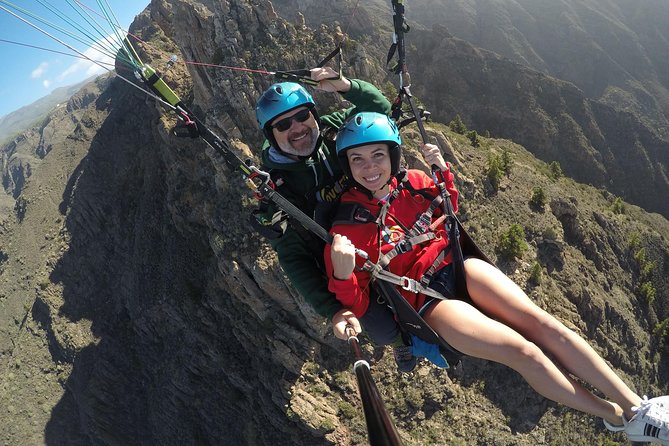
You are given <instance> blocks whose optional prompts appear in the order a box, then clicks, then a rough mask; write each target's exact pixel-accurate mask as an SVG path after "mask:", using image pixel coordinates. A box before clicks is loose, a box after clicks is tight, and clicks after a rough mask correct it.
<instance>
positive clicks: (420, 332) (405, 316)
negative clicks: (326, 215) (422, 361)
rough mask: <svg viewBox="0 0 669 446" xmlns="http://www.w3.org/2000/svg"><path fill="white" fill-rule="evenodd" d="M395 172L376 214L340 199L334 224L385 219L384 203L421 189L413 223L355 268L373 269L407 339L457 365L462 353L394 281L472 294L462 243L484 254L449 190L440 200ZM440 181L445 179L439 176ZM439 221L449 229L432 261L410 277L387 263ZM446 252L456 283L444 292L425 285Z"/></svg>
mask: <svg viewBox="0 0 669 446" xmlns="http://www.w3.org/2000/svg"><path fill="white" fill-rule="evenodd" d="M396 178H397V188H396V189H394V190H393V192H392V193H391V196H390V197H389V199H388V200H386V201H385V203H384V205H383V207H382V209H381V211H380V213H379V215H378V216H376V215H374V214H372V212H370V211H369V209H367V208H366V207H365V206H363V205H362V204H359V203H341V204H340V205H339V208H338V210H337V213H336V215H335V217H334V219H333V221H332V225H338V224H352V225H356V224H375V225H377V226H378V225H383V221H384V220H385V214H386V212H387V210H388V207H389V206H390V204H391V203H392V202H393V200H394V199H395V198H396V197H397V196H398V195H399V194H400V193H401V192H402V190H407V191H409V193H411V194H412V195H420V196H422V197H423V198H425V199H426V200H429V201H430V206H429V207H428V209H427V210H426V211H425V212H424V213H423V214H422V215H420V216H419V217H418V218H417V220H416V222H415V223H414V224H413V226H412V227H411V228H410V229H409V230H408V231H407V232H406V233H405V237H404V238H403V239H402V240H401V241H400V242H398V243H397V244H396V245H395V247H394V248H393V249H392V250H390V251H389V252H387V253H385V254H384V255H382V256H380V257H379V259H378V261H377V263H376V264H375V263H372V262H371V261H370V260H369V259H367V260H366V261H365V263H364V265H363V266H362V267H361V268H359V269H360V270H362V271H366V272H368V273H369V274H370V275H371V277H372V290H371V291H374V292H375V293H377V294H378V295H379V296H380V297H381V298H382V299H383V301H384V302H385V303H386V304H387V305H388V306H389V307H390V309H391V310H392V311H393V313H394V314H395V316H396V320H397V323H398V325H399V328H400V331H401V332H402V335H403V338H404V339H405V342H408V339H410V335H414V336H416V337H418V338H420V339H422V340H423V341H426V342H428V343H430V344H434V345H437V346H438V347H439V350H440V353H441V355H442V356H443V357H444V359H445V360H446V362H447V363H448V365H449V366H451V367H455V366H457V365H458V363H459V362H460V360H461V358H462V356H463V354H462V353H461V352H459V351H458V350H456V349H455V348H453V347H452V346H451V345H449V344H448V343H447V342H446V341H445V340H444V339H443V338H441V337H440V336H439V335H438V334H437V333H436V332H435V331H434V330H433V329H432V328H431V327H430V326H429V325H428V324H427V322H425V320H424V319H423V318H422V317H421V315H419V314H418V313H417V312H416V310H415V309H414V308H413V307H412V306H411V305H410V304H409V303H408V302H407V301H406V299H405V298H404V297H403V296H402V295H401V294H400V292H399V290H398V288H397V287H398V286H399V287H401V288H402V289H404V290H407V291H411V292H414V293H422V294H424V295H426V296H430V297H434V298H437V299H448V298H457V299H460V300H465V301H469V300H470V299H469V294H468V293H467V287H466V282H465V275H464V254H463V250H462V244H464V245H465V246H467V247H468V248H469V251H467V253H468V254H472V255H474V256H479V255H480V256H482V257H483V258H485V256H484V255H483V254H482V253H481V251H480V250H479V249H478V248H477V247H476V245H475V244H474V243H473V241H472V240H471V239H470V238H469V237H468V236H467V235H466V232H464V231H462V232H461V230H462V225H461V224H460V221H459V220H458V219H457V217H456V216H455V213H454V212H453V207H452V204H451V200H450V198H448V196H447V200H446V201H444V199H443V196H442V194H439V195H437V196H435V195H434V192H433V191H429V190H428V189H416V188H415V187H414V186H413V185H412V184H411V182H410V181H409V180H408V178H407V175H406V170H401V171H400V172H399V174H398V175H397V176H396ZM442 179H443V178H442ZM441 183H442V184H443V181H442V182H441ZM447 194H448V193H447ZM438 208H442V215H441V216H439V217H438V218H436V219H433V215H434V213H435V211H436V210H437V209H438ZM433 220H434V221H433ZM441 223H443V224H444V227H445V229H446V232H447V235H448V240H449V243H448V246H447V247H446V248H445V249H444V250H443V251H442V252H441V253H440V254H439V255H438V256H437V258H436V259H435V261H434V262H433V264H432V265H431V267H430V268H428V270H427V271H426V272H425V274H424V275H423V276H422V277H420V278H418V279H413V278H409V277H406V276H398V275H396V274H393V273H391V272H390V271H388V270H387V269H386V268H387V266H388V265H389V263H390V261H391V260H392V259H393V258H394V257H396V256H398V255H401V254H403V253H406V252H409V251H411V250H412V249H413V247H415V246H417V245H420V244H421V243H424V242H427V241H429V240H432V239H434V238H435V237H436V235H435V233H434V229H435V228H436V227H437V226H439V225H440V224H441ZM462 234H464V235H465V237H461V235H462ZM463 238H464V239H465V241H464V243H463V240H462V239H463ZM449 252H451V254H452V258H453V262H452V265H453V269H454V274H455V285H456V289H455V296H444V295H442V294H441V293H439V292H438V291H436V290H433V289H432V288H429V287H428V285H429V283H430V280H431V278H432V277H433V275H434V274H435V273H436V272H437V267H438V266H439V265H440V264H441V262H442V260H443V259H444V258H445V257H446V256H447V255H448V253H449ZM372 298H374V296H370V299H372Z"/></svg>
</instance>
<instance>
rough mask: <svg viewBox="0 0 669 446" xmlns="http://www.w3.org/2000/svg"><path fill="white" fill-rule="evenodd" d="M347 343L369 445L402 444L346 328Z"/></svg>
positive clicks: (355, 343) (397, 445) (349, 331)
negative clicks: (351, 354) (351, 355)
mask: <svg viewBox="0 0 669 446" xmlns="http://www.w3.org/2000/svg"><path fill="white" fill-rule="evenodd" d="M346 332H347V334H348V343H349V345H350V346H351V351H352V352H353V356H354V358H355V363H354V364H353V371H354V372H355V376H356V378H357V380H358V389H359V390H360V399H361V400H362V407H363V411H364V413H365V421H366V422H367V432H368V434H369V444H370V446H402V440H401V439H400V435H399V433H398V432H397V429H396V428H395V424H394V423H393V420H392V418H390V415H389V414H388V411H387V410H386V407H385V405H384V404H383V399H381V394H380V393H379V390H378V389H377V388H376V384H374V380H373V379H372V374H371V371H370V367H369V363H368V362H367V360H365V359H364V357H363V355H362V350H361V349H360V343H359V342H358V338H357V337H356V336H355V335H353V333H352V330H351V329H347V331H346Z"/></svg>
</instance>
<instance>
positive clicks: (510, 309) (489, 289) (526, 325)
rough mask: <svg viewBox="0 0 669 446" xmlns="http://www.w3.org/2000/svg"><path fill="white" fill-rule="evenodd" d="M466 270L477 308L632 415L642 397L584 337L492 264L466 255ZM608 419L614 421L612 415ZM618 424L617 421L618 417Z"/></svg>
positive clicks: (629, 415) (468, 284)
mask: <svg viewBox="0 0 669 446" xmlns="http://www.w3.org/2000/svg"><path fill="white" fill-rule="evenodd" d="M465 272H466V275H467V289H468V291H469V293H470V295H471V297H472V300H473V301H474V303H475V305H476V306H477V308H479V309H480V310H481V311H483V312H484V313H485V314H487V315H488V316H490V317H492V318H494V319H496V320H499V321H500V322H502V323H503V324H505V325H508V326H509V327H512V328H513V329H515V330H516V331H518V332H519V333H520V334H522V335H523V336H524V337H525V338H527V339H528V340H530V341H532V342H534V343H536V344H537V345H538V346H539V347H540V348H541V349H542V350H544V351H546V352H548V353H550V354H551V355H552V356H553V357H554V358H555V360H556V361H557V362H558V363H559V365H560V366H562V367H563V368H565V369H566V370H568V371H569V372H570V373H572V374H573V375H575V376H577V377H578V378H580V379H582V380H584V381H585V382H587V383H589V384H590V385H592V386H594V387H595V388H597V389H599V390H600V391H601V392H603V393H604V394H605V395H606V396H607V397H608V398H611V399H612V400H613V401H614V402H615V403H617V405H618V406H619V407H620V408H622V410H623V411H624V413H625V415H626V416H627V418H628V419H629V418H630V417H631V416H632V415H633V412H632V406H638V405H639V403H640V401H641V398H640V397H639V396H638V395H637V394H636V393H635V392H633V391H632V390H631V389H630V388H629V387H628V386H627V385H626V384H625V383H624V382H623V381H622V379H620V377H619V376H618V375H617V374H616V373H615V372H614V371H613V370H612V369H611V368H610V367H609V366H608V364H607V363H606V361H604V359H602V357H601V356H599V355H598V354H597V352H595V350H594V349H593V348H592V347H591V346H590V344H588V343H587V342H586V341H585V340H584V339H583V338H581V337H580V336H578V335H577V334H576V333H574V332H573V331H571V330H569V329H568V328H567V327H565V326H564V325H563V324H562V323H561V322H560V321H558V320H557V319H556V318H555V317H553V316H552V315H550V314H549V313H547V312H546V311H544V310H543V309H541V308H540V307H538V306H537V305H536V304H534V302H532V301H531V300H530V299H529V297H528V296H527V295H526V294H525V293H524V292H523V290H521V289H520V287H518V286H517V285H516V284H515V283H514V282H513V281H512V280H511V279H509V278H508V277H507V276H506V275H505V274H504V273H502V272H501V271H500V270H498V269H497V268H495V267H493V266H492V265H490V264H488V263H486V262H484V261H482V260H479V259H467V261H466V262H465ZM618 415H620V413H618ZM607 420H609V419H608V418H607ZM609 421H611V422H615V419H612V420H609ZM617 424H620V419H619V418H618V421H617Z"/></svg>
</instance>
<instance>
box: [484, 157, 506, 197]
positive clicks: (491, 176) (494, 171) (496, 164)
mask: <svg viewBox="0 0 669 446" xmlns="http://www.w3.org/2000/svg"><path fill="white" fill-rule="evenodd" d="M503 175H504V169H503V166H502V159H501V158H500V157H499V155H493V154H490V155H489V156H488V169H487V170H486V177H487V178H488V181H490V185H491V186H492V189H493V190H494V191H495V192H497V191H498V190H499V182H500V180H501V179H502V176H503Z"/></svg>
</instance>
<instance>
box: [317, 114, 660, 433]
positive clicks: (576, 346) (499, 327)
mask: <svg viewBox="0 0 669 446" xmlns="http://www.w3.org/2000/svg"><path fill="white" fill-rule="evenodd" d="M400 144H401V140H400V137H399V132H398V130H397V127H396V126H395V124H394V123H393V122H392V121H391V120H390V119H389V118H388V117H387V116H385V115H381V114H378V113H359V114H357V115H355V116H354V117H352V119H350V120H349V121H348V122H347V123H346V124H345V125H344V126H343V127H342V128H341V130H340V131H339V133H338V135H337V154H338V157H339V160H340V163H341V165H342V168H343V169H344V171H345V172H347V173H348V174H349V178H351V179H352V180H353V186H352V187H351V188H350V189H349V190H348V191H347V192H346V193H345V194H344V195H343V196H342V198H341V201H342V203H351V202H354V203H358V204H359V205H362V206H363V207H364V208H366V209H367V210H369V211H370V212H371V213H372V214H373V215H374V216H377V217H378V216H379V214H380V213H383V215H381V218H378V219H377V221H373V222H371V223H366V224H348V223H347V224H338V225H335V226H333V227H332V233H333V234H334V241H333V243H332V245H331V247H327V248H326V250H325V261H326V264H327V269H328V274H329V280H330V282H329V288H330V290H331V291H332V292H334V293H335V294H336V295H337V299H338V300H339V301H340V302H341V304H342V305H343V307H345V309H343V310H341V311H339V312H338V313H337V314H336V315H335V316H334V318H333V330H334V333H335V335H336V336H337V337H339V338H341V339H346V334H345V329H346V327H347V326H349V325H350V326H352V327H353V328H354V330H355V331H357V332H359V331H360V324H359V321H358V318H360V317H362V316H364V314H365V311H366V310H367V306H368V305H369V292H368V286H369V282H370V275H369V273H368V272H366V271H361V270H360V267H361V266H362V265H363V261H362V260H361V259H356V256H355V249H356V248H359V249H362V250H364V251H365V252H367V253H368V254H369V257H370V260H371V262H373V263H376V262H378V261H379V258H380V257H383V256H384V254H386V253H388V252H389V251H393V248H394V247H395V246H396V245H397V243H398V242H401V241H402V239H403V238H404V237H405V234H407V232H408V231H410V228H412V226H414V223H415V221H416V218H417V216H419V215H421V214H422V213H424V212H425V211H426V209H428V208H429V207H430V204H431V201H430V200H429V198H425V194H423V195H419V194H416V193H415V191H416V190H420V189H426V190H427V191H431V193H432V196H436V195H437V194H438V190H437V188H436V187H435V185H434V182H433V181H432V180H431V179H430V178H429V177H428V176H427V175H425V174H424V173H423V172H420V171H417V170H410V171H408V173H407V178H408V181H409V182H410V183H411V186H412V187H403V186H400V184H405V183H403V182H398V179H397V178H396V175H397V174H398V171H399V158H400V151H401V147H400ZM421 151H422V153H423V156H424V158H425V161H426V162H427V163H428V165H436V166H437V167H438V168H439V169H441V176H442V179H443V180H444V182H445V184H446V188H447V190H448V191H449V192H450V199H451V202H452V205H453V208H454V209H455V210H457V191H456V190H455V187H454V185H453V174H452V173H451V172H450V166H449V165H447V164H446V162H445V161H444V159H443V157H442V156H441V153H440V151H439V148H438V147H436V146H434V145H432V144H425V145H423V146H422V147H421ZM435 214H438V212H435ZM436 216H437V215H435V217H436ZM432 220H433V221H435V220H437V219H436V218H433V219H432ZM427 232H433V233H434V237H432V238H427V240H426V241H424V242H422V243H415V244H414V245H413V248H412V249H411V250H409V251H408V252H404V253H400V254H397V255H396V256H394V257H392V259H390V260H389V263H388V264H387V267H386V269H387V270H388V271H390V272H392V273H394V274H396V275H399V276H407V277H409V278H412V279H416V280H420V279H421V278H422V279H425V278H424V276H425V274H426V273H428V274H429V273H430V272H431V271H429V270H430V268H431V267H432V270H436V271H434V272H433V274H431V275H430V276H429V288H431V289H435V290H437V291H439V292H440V293H441V294H442V295H445V296H447V297H450V298H449V299H438V298H431V297H426V296H425V295H424V294H413V293H410V292H408V291H405V290H402V293H403V295H404V297H405V298H406V299H407V300H408V301H409V302H410V303H411V304H412V305H413V306H414V308H415V309H416V310H417V311H419V313H420V314H421V315H422V316H423V318H424V319H425V320H426V322H427V323H428V324H429V325H430V326H431V327H432V328H433V329H434V330H435V331H436V332H437V333H438V334H439V335H440V336H441V337H442V338H443V339H444V340H445V341H446V342H448V343H449V344H450V345H451V346H452V347H454V348H455V349H457V350H459V351H460V352H462V353H464V354H466V355H469V356H475V357H477V358H483V359H488V360H491V361H495V362H499V363H501V364H505V365H507V366H509V367H511V368H513V369H514V370H516V371H517V372H518V373H520V374H521V375H522V376H523V378H524V379H525V380H526V381H527V382H528V383H529V384H530V386H532V387H533V388H534V389H535V390H536V391H537V392H539V393H540V394H541V395H543V396H544V397H546V398H549V399H551V400H553V401H556V402H559V403H561V404H564V405H566V406H569V407H571V408H574V409H576V410H580V411H582V412H586V413H589V414H591V415H595V416H598V417H601V418H603V419H604V424H605V425H606V427H607V428H608V429H609V430H611V431H625V433H626V434H627V436H628V438H629V439H630V440H631V441H638V442H647V441H652V442H659V443H661V444H666V445H669V397H660V398H654V399H651V400H648V399H647V398H646V397H644V398H643V399H642V398H640V397H639V396H638V395H637V394H636V393H635V392H633V391H632V390H631V389H630V388H629V387H628V386H627V385H626V384H625V383H624V382H623V381H622V380H621V379H620V378H619V377H618V376H617V375H616V374H615V372H614V371H613V370H612V369H611V368H610V367H609V366H608V365H607V364H606V362H605V361H604V360H603V359H602V358H601V357H600V356H599V355H597V353H596V352H595V351H594V350H593V349H592V347H590V345H589V344H588V343H587V342H585V340H583V339H582V338H580V337H579V336H578V335H577V334H576V333H574V332H572V331H571V330H569V329H568V328H566V327H565V326H564V325H563V324H562V323H560V322H559V321H558V320H557V319H555V318H554V317H553V316H551V315H550V314H548V313H547V312H546V311H544V310H543V309H541V308H539V307H538V306H536V305H535V304H534V303H533V302H532V301H531V300H530V299H529V298H528V297H527V295H526V294H525V293H524V292H523V291H522V290H521V289H520V288H519V287H518V286H517V285H516V284H515V283H513V282H512V281H511V280H510V279H509V278H508V277H507V276H506V275H504V274H503V273H502V272H501V271H500V270H498V269H497V268H495V267H494V266H492V265H490V264H488V263H487V262H485V261H483V260H480V259H477V258H467V259H465V262H464V270H465V277H466V284H467V291H468V293H469V296H470V299H471V302H472V303H473V305H472V304H470V303H467V302H465V301H462V300H458V299H457V298H453V297H454V294H455V293H454V290H455V286H454V278H453V277H454V275H453V272H452V268H451V256H450V253H448V250H444V248H446V247H447V245H448V237H447V235H446V231H445V228H444V226H443V223H439V222H438V221H437V223H436V224H435V223H433V224H432V225H431V227H430V228H428V229H427ZM410 235H411V236H413V235H415V232H414V233H413V234H411V233H410ZM442 252H446V253H447V254H446V255H445V256H444V258H443V260H438V258H437V256H438V255H439V254H440V253H442ZM386 257H389V256H386ZM356 261H357V262H358V263H357V265H356ZM356 266H358V267H359V268H357V269H356ZM354 270H356V271H354ZM423 283H425V280H423ZM551 358H553V359H551ZM563 370H567V371H568V372H569V373H570V374H571V375H574V376H576V377H578V378H580V379H581V380H583V381H585V382H587V383H589V384H590V385H592V386H594V387H595V388H597V389H598V390H600V391H601V392H603V393H604V394H605V395H607V396H608V398H609V400H605V399H602V398H599V397H597V396H595V395H593V394H592V393H590V392H589V391H588V390H586V389H585V388H584V387H583V386H582V385H580V384H579V383H578V382H577V381H576V380H575V379H573V378H572V377H571V376H570V374H567V373H566V372H564V371H563Z"/></svg>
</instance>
